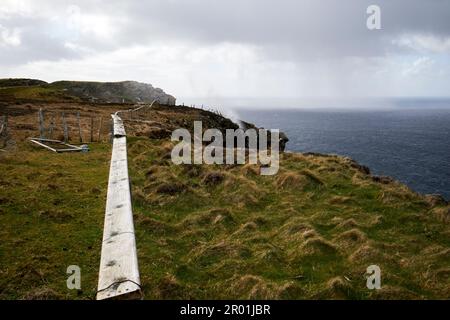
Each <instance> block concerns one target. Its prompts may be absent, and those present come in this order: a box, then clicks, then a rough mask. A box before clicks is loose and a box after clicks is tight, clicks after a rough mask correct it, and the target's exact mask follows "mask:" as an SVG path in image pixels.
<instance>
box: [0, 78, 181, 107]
mask: <svg viewBox="0 0 450 320" xmlns="http://www.w3.org/2000/svg"><path fill="white" fill-rule="evenodd" d="M155 99H157V100H158V101H159V102H161V103H164V104H170V105H174V104H175V97H173V96H171V95H168V94H166V93H165V92H164V91H163V90H162V89H160V88H154V87H153V86H152V85H151V84H145V83H139V82H136V81H122V82H94V81H56V82H52V83H46V82H44V81H41V80H35V79H0V101H9V102H14V103H16V102H81V101H85V102H91V103H92V102H95V103H137V102H146V103H151V102H152V101H153V100H155Z"/></svg>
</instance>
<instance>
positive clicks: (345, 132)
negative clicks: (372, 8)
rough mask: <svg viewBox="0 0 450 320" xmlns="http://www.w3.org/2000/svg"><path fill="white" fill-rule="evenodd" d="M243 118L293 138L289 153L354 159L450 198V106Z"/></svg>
mask: <svg viewBox="0 0 450 320" xmlns="http://www.w3.org/2000/svg"><path fill="white" fill-rule="evenodd" d="M238 113H239V117H240V118H241V119H244V120H245V121H248V122H252V123H255V124H256V125H258V126H263V127H264V128H267V129H280V130H281V131H284V132H285V133H286V134H287V136H288V137H289V139H290V141H289V143H288V145H287V149H288V150H290V151H299V152H320V153H333V154H339V155H343V156H349V157H351V158H353V159H355V160H357V161H358V162H359V163H361V164H364V165H367V166H368V167H369V168H370V169H371V171H372V173H373V174H376V175H387V176H391V177H394V178H395V179H397V180H399V181H401V182H403V183H405V184H407V185H408V186H410V187H411V188H412V189H413V190H415V191H417V192H420V193H439V194H442V195H443V196H444V197H445V198H446V199H450V103H449V104H448V106H447V105H445V104H444V105H442V103H441V104H440V105H439V106H438V107H437V108H436V107H426V106H424V107H420V105H419V106H418V105H417V104H416V105H414V106H413V107H411V106H408V105H406V106H399V107H396V108H390V109H383V110H367V109H366V110H358V109H351V110H350V109H348V110H345V109H315V110H310V109H297V110H293V109H285V110H283V109H273V110H269V109H264V110H238Z"/></svg>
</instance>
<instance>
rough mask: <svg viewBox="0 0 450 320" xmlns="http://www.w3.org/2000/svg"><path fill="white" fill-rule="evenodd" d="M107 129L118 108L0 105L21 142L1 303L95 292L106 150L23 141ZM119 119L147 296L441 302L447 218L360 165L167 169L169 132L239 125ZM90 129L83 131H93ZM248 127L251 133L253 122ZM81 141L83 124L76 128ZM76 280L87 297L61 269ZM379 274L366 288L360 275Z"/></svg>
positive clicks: (169, 113) (11, 172) (319, 160)
mask: <svg viewBox="0 0 450 320" xmlns="http://www.w3.org/2000/svg"><path fill="white" fill-rule="evenodd" d="M39 108H43V109H44V110H45V111H46V112H49V113H51V112H53V113H54V114H59V113H61V111H64V112H66V114H69V113H74V112H80V113H81V115H82V116H84V117H86V119H89V117H90V116H92V115H95V116H103V117H104V119H106V118H108V117H109V116H110V114H111V112H113V111H114V110H120V109H123V108H124V105H122V104H117V105H108V106H106V107H105V106H103V105H97V104H92V103H86V102H71V103H64V104H55V103H48V104H47V103H43V102H39V103H29V102H27V103H20V102H18V103H16V104H11V103H10V102H3V104H2V105H0V113H1V114H4V113H7V114H9V124H10V125H9V127H10V130H11V132H10V135H11V138H12V139H13V140H14V141H15V143H14V144H12V145H11V146H10V147H8V148H7V149H6V151H5V152H1V153H0V171H1V172H2V175H0V191H1V193H0V204H1V206H0V223H1V225H2V226H5V227H4V228H3V232H1V233H0V252H1V253H2V254H1V255H0V273H1V275H2V277H1V279H0V298H2V299H14V298H24V299H49V298H50V299H55V298H56V299H57V298H73V299H89V298H92V297H93V295H94V294H95V290H96V285H97V271H98V270H97V267H98V261H99V255H100V245H101V238H102V234H101V227H102V225H103V219H104V205H105V197H106V186H107V181H108V169H109V160H110V152H111V148H110V145H109V143H108V142H107V138H105V139H103V141H102V140H100V141H98V142H94V143H91V144H90V148H91V151H90V152H88V153H78V154H70V155H68V154H52V153H50V152H49V151H48V150H45V149H39V148H37V147H34V146H32V145H31V144H30V143H28V142H27V141H26V140H25V139H26V137H29V136H33V135H36V134H37V132H38V124H37V121H36V114H37V111H38V110H39ZM146 116H147V117H148V118H149V119H151V120H146V121H145V122H142V121H139V119H138V118H137V117H133V118H130V119H128V118H124V123H125V126H126V128H127V134H128V136H129V138H128V139H127V149H128V165H129V172H130V177H131V185H132V199H133V200H132V201H133V212H134V222H135V230H136V239H137V247H138V259H139V263H140V265H139V267H140V273H141V282H142V285H143V290H144V292H145V297H146V298H149V299H180V298H184V299H203V298H215V299H391V298H393V299H445V298H447V297H448V296H450V287H449V286H448V277H449V274H450V265H449V261H450V258H449V253H450V251H449V245H450V244H449V236H450V224H449V222H450V207H449V205H448V203H447V202H446V201H445V200H444V199H442V198H440V197H438V196H424V195H420V194H417V193H415V192H413V191H412V190H410V189H409V188H408V187H407V186H405V185H403V184H401V183H399V182H397V181H394V180H393V179H390V178H388V177H376V176H373V175H371V173H370V169H369V168H367V167H364V166H362V165H360V164H358V163H356V162H355V161H353V160H351V159H349V158H345V157H340V156H335V155H323V154H313V153H282V154H281V157H280V169H279V172H278V173H277V174H276V175H273V176H261V175H260V170H261V167H262V166H261V165H259V164H255V165H250V164H247V165H175V164H173V163H172V161H171V150H172V148H173V146H174V144H175V142H172V141H170V133H171V130H173V128H180V127H185V128H188V129H191V128H192V126H193V121H197V120H201V121H203V122H204V123H205V128H207V127H218V128H222V129H226V128H229V127H231V128H236V127H237V125H236V124H234V123H233V122H232V121H231V120H229V119H227V118H225V117H222V116H220V115H217V114H215V113H212V112H209V111H206V110H201V109H195V108H187V107H182V106H167V105H159V104H157V105H155V106H154V107H153V108H152V109H151V110H149V111H148V112H147V113H146ZM87 123H89V122H87ZM248 125H250V124H248ZM82 130H83V131H82V134H84V135H87V134H88V133H89V125H86V126H82ZM74 261H76V263H77V264H78V265H80V266H81V268H82V269H83V291H80V292H74V291H68V290H67V288H66V282H65V281H66V278H65V276H66V275H65V273H64V272H61V270H65V268H66V267H67V266H68V265H70V264H73V263H74ZM370 265H377V266H379V267H380V269H381V272H382V283H381V289H380V290H368V288H367V286H366V277H365V273H366V269H367V267H368V266H370Z"/></svg>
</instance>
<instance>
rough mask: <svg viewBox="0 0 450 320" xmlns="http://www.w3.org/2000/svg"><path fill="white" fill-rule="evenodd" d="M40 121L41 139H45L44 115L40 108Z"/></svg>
mask: <svg viewBox="0 0 450 320" xmlns="http://www.w3.org/2000/svg"><path fill="white" fill-rule="evenodd" d="M38 120H39V137H40V138H41V139H43V138H45V137H44V114H43V112H42V108H39V112H38Z"/></svg>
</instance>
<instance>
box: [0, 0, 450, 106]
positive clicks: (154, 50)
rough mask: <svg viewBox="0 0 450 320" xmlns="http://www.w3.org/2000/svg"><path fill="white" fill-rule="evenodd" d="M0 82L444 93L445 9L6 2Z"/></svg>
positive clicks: (356, 3) (449, 25) (449, 42)
mask: <svg viewBox="0 0 450 320" xmlns="http://www.w3.org/2000/svg"><path fill="white" fill-rule="evenodd" d="M370 4H377V5H379V6H380V8H381V26H382V29H381V30H368V29H367V27H366V20H367V17H368V15H367V13H366V9H367V7H368V6H369V5H370ZM1 77H32V78H39V79H43V80H46V81H55V80H60V79H73V80H98V81H120V80H137V81H143V82H148V83H151V84H153V85H154V86H157V87H161V88H162V89H163V90H165V91H166V92H168V93H171V94H173V95H175V96H176V97H177V98H178V102H180V103H181V102H182V101H184V100H187V101H189V98H190V97H197V98H200V99H201V98H202V97H203V98H205V99H211V98H223V99H225V98H245V97H257V98H277V97H285V98H292V99H296V98H302V97H322V98H323V97H325V98H330V97H341V98H347V97H368V96H370V97H371V96H376V97H379V96H383V97H384V96H449V95H450V90H449V89H450V1H448V0H427V1H424V0H385V1H381V0H371V1H366V0H348V1H342V0H326V1H319V0H292V1H289V0H286V1H283V0H276V1H275V0H272V1H268V0H267V1H265V0H226V1H225V0H223V1H217V0H149V1H145V3H144V1H119V0H108V1H102V0H80V1H77V0H72V1H65V0H63V1H61V0H39V1H36V0H28V1H27V0H23V1H22V0H0V78H1Z"/></svg>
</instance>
